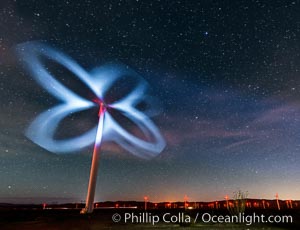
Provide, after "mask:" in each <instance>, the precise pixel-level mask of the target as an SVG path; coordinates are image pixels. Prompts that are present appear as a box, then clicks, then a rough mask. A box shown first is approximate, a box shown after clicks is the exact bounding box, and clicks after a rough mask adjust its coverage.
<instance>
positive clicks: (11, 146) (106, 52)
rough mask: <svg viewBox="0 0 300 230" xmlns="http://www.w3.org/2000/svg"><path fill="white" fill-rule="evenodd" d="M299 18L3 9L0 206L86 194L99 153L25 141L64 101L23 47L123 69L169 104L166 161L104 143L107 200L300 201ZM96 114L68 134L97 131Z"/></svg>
mask: <svg viewBox="0 0 300 230" xmlns="http://www.w3.org/2000/svg"><path fill="white" fill-rule="evenodd" d="M299 12H300V3H299V1H297V0H296V1H281V0H280V1H277V0H275V1H260V0H256V1H254V0H252V1H246V0H244V1H229V0H228V1H142V0H136V1H125V0H123V1H122V0H119V1H92V0H86V1H67V0H66V1H58V0H53V1H47V3H46V2H45V1H34V0H27V1H6V0H4V1H1V3H0V101H1V103H0V106H1V110H0V130H1V131H0V143H1V144H0V181H1V183H0V202H45V201H46V202H69V201H72V202H73V201H74V202H76V201H82V200H84V199H85V196H86V190H87V183H88V178H89V170H90V162H91V153H92V147H90V148H87V149H84V150H83V151H81V152H79V153H76V154H69V155H68V154H67V155H56V154H54V153H50V152H48V151H46V150H44V149H42V148H41V147H40V146H37V145H35V144H34V143H32V142H31V141H30V140H29V139H27V138H26V136H25V135H24V131H25V129H26V127H27V126H28V125H29V124H30V122H31V121H32V120H33V119H34V118H35V117H36V115H38V114H39V113H41V112H42V111H44V110H46V109H48V108H49V107H52V106H53V105H56V104H57V103H58V102H57V101H56V99H54V98H53V97H52V96H51V95H50V94H49V93H47V92H46V91H45V90H44V89H43V88H42V87H41V86H40V85H38V84H37V83H36V82H35V81H34V80H33V79H32V77H31V76H30V74H28V72H27V71H26V70H25V69H24V68H23V67H22V66H21V65H20V63H19V62H18V60H17V59H18V58H17V56H16V54H15V52H14V49H15V46H16V45H17V44H18V43H21V42H25V41H32V40H38V41H43V42H46V43H47V44H49V45H51V46H53V47H56V48H57V49H59V50H62V51H63V52H65V53H67V54H68V55H70V56H71V57H72V58H74V59H75V60H76V61H77V62H78V63H80V65H81V66H83V67H84V68H85V69H87V70H89V69H92V68H93V67H95V66H99V65H102V64H104V63H107V62H120V63H124V64H125V65H128V66H130V68H132V69H134V70H135V71H136V72H138V73H139V74H140V75H142V76H143V77H144V78H145V79H146V81H148V83H149V84H150V85H151V87H152V91H153V94H154V95H155V96H156V97H158V98H159V99H160V101H161V104H162V105H163V110H162V112H161V113H160V114H159V115H158V116H156V117H155V118H153V120H154V121H155V123H156V124H157V126H158V127H159V128H160V130H161V132H162V134H163V135H164V137H165V139H166V141H167V146H166V148H165V149H164V151H163V152H162V153H161V154H160V155H159V156H158V157H156V158H154V159H152V160H148V161H147V160H142V159H139V158H136V157H134V156H132V155H131V154H130V153H127V152H126V151H125V150H123V149H121V148H119V147H118V146H115V145H112V144H107V145H106V146H104V149H103V152H102V158H101V162H100V169H99V174H98V183H97V192H96V201H103V200H142V199H143V196H144V195H148V196H149V198H150V201H180V200H183V197H184V195H187V196H188V197H189V198H190V200H193V201H194V200H195V201H196V200H198V201H200V200H201V201H210V200H219V199H223V198H224V196H225V195H226V194H228V195H229V196H232V194H233V192H234V191H236V190H237V189H241V190H243V191H248V193H249V197H251V198H267V199H274V196H275V194H276V192H278V194H279V198H282V199H300V167H299V166H300V76H299V75H300V41H299V36H300V18H299V15H300V14H299ZM49 68H50V67H49ZM58 75H59V74H58ZM73 77H74V76H72V75H70V76H69V75H64V76H58V78H60V79H61V80H64V81H66V82H68V81H72V78H73ZM80 87H81V86H80V85H78V86H76V84H75V85H74V84H73V90H76V88H77V89H78V88H80ZM87 114H88V115H86V116H84V119H82V120H78V119H76V118H72V117H71V119H70V121H67V122H66V124H64V126H63V128H62V131H61V132H65V133H66V132H67V133H68V132H72V130H73V128H74V127H75V129H80V128H82V129H87V128H88V125H89V124H90V123H91V122H97V116H95V114H94V112H93V111H92V112H91V113H90V114H89V113H88V111H87Z"/></svg>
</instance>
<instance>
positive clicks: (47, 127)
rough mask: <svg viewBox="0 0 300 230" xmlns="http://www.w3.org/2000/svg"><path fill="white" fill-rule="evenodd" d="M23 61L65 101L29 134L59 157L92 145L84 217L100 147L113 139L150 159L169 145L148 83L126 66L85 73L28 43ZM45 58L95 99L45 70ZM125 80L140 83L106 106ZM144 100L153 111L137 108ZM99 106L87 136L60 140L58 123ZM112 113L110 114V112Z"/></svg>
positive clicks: (91, 199)
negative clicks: (129, 126)
mask: <svg viewBox="0 0 300 230" xmlns="http://www.w3.org/2000/svg"><path fill="white" fill-rule="evenodd" d="M17 52H18V54H19V57H20V60H21V61H22V62H24V63H25V66H26V68H27V69H28V70H29V72H30V73H31V74H32V76H33V78H34V79H35V80H36V81H37V82H38V83H39V84H40V85H41V86H42V87H43V88H44V89H46V90H47V91H48V92H49V93H50V94H52V95H53V96H54V97H56V98H57V99H59V100H60V101H61V104H59V105H56V106H54V107H52V108H50V109H48V110H46V111H45V112H42V113H41V114H40V115H38V116H37V117H36V118H35V120H34V121H33V122H32V123H31V124H30V126H29V127H28V129H27V131H26V135H27V137H28V138H30V139H31V140H32V141H33V142H34V143H36V144H38V145H40V146H41V147H43V148H45V149H47V150H48V151H51V152H55V153H71V152H74V151H78V150H81V149H82V148H84V147H87V146H89V145H91V144H94V150H93V156H92V165H91V170H90V179H89V185H88V192H87V198H86V206H85V208H84V209H83V210H82V211H81V213H91V212H92V211H93V203H94V197H95V189H96V181H97V173H98V166H99V159H100V149H101V144H102V143H103V142H104V141H112V142H115V143H117V144H118V145H120V146H121V147H123V148H124V149H126V150H127V151H129V152H131V153H132V154H134V155H135V156H138V157H141V158H145V159H149V158H151V157H154V156H156V155H158V154H159V153H160V152H161V151H162V150H163V149H164V147H165V141H164V139H163V137H162V135H161V134H160V132H159V130H158V128H157V127H156V126H155V124H154V123H153V122H152V121H151V119H150V118H149V117H148V116H147V115H146V114H151V113H153V111H154V110H153V106H154V107H155V105H154V100H153V99H152V97H150V96H148V94H147V87H148V85H147V83H146V82H145V81H144V80H143V79H142V78H141V77H140V76H139V75H138V74H137V73H136V72H134V71H133V70H131V69H130V68H128V67H127V66H123V65H105V66H101V67H97V68H95V69H93V70H92V71H91V72H87V71H86V70H84V69H83V68H82V67H81V66H80V65H79V64H78V63H76V62H75V61H74V60H73V59H71V58H70V57H68V56H67V55H65V54H63V53H61V52H60V51H58V50H56V49H54V48H51V47H49V46H47V45H45V44H43V43H39V42H25V43H22V44H19V45H18V46H17ZM41 57H45V58H47V59H50V60H51V61H53V62H56V63H58V64H60V65H61V66H62V67H64V68H66V69H67V70H68V71H70V72H71V73H73V74H74V75H75V76H76V77H77V78H78V79H79V80H80V81H81V82H82V83H84V84H85V85H86V86H87V87H88V88H89V89H90V90H91V91H92V92H93V94H94V95H96V98H94V99H93V100H88V99H86V98H83V97H82V96H79V95H77V94H76V93H74V92H73V91H71V90H70V89H69V88H67V87H66V86H65V85H63V84H62V83H61V82H59V81H58V80H57V79H56V78H55V76H53V75H52V73H51V72H49V71H48V70H47V68H45V66H44V63H42V59H41ZM122 76H131V77H133V78H135V79H136V81H137V83H136V85H135V87H134V88H133V90H132V91H131V92H129V93H128V94H127V95H125V96H124V97H123V98H121V99H119V100H117V101H115V102H112V103H107V101H106V94H107V92H108V91H109V89H110V88H111V87H112V85H113V84H114V83H115V82H116V81H117V80H120V79H121V77H122ZM142 102H145V103H146V104H147V105H148V107H149V108H146V109H145V110H143V111H141V110H140V109H138V108H137V107H138V104H139V103H142ZM95 106H96V107H98V108H99V114H98V116H99V119H98V124H97V125H96V126H95V127H94V128H93V129H91V130H89V131H87V132H86V133H84V134H82V135H79V136H76V137H74V138H69V139H64V140H56V139H55V138H54V136H55V132H56V130H57V128H58V126H59V124H60V122H61V121H62V120H63V119H64V118H65V117H67V116H68V115H69V114H71V113H76V112H80V111H84V110H87V109H90V108H92V107H95ZM108 109H109V110H110V111H108ZM114 110H116V111H118V112H119V113H121V114H122V115H123V116H124V117H126V118H127V119H129V120H131V121H132V122H133V123H134V124H135V125H136V126H137V127H138V128H139V129H140V130H141V132H142V134H143V135H144V138H143V139H142V138H139V137H138V136H135V135H133V134H131V133H130V132H129V131H127V130H126V129H124V128H123V127H122V126H121V125H120V124H119V123H118V122H117V121H116V120H115V118H114V117H113V116H112V115H111V114H110V113H112V112H113V111H114Z"/></svg>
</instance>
